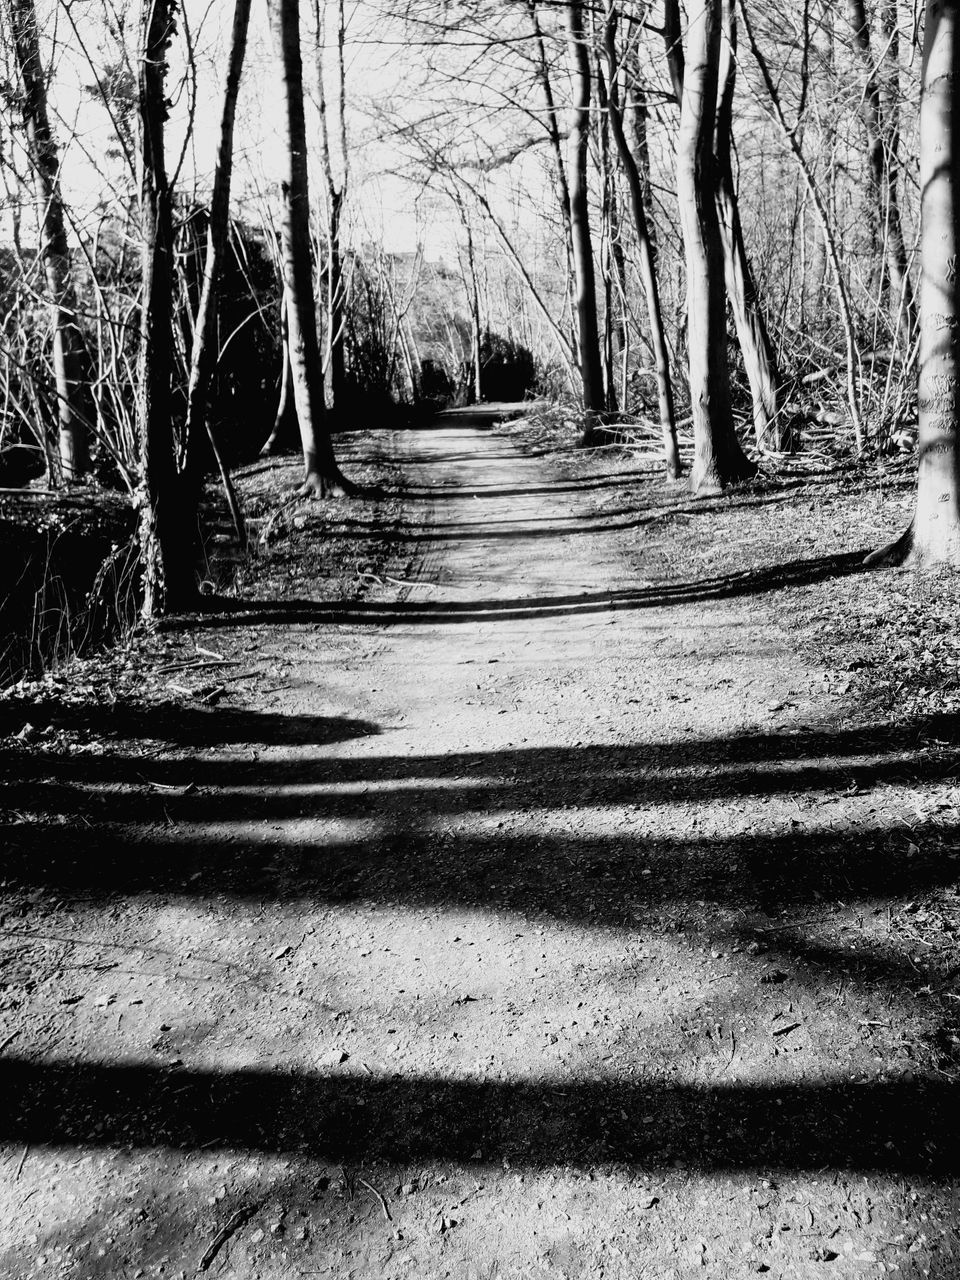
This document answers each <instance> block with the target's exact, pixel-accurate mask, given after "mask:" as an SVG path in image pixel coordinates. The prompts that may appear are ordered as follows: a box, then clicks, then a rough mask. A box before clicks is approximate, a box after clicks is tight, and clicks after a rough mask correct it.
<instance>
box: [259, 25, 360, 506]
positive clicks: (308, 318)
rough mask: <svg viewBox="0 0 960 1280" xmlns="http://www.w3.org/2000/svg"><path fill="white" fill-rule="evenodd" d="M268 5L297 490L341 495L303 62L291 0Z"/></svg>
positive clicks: (346, 487) (345, 485) (344, 487)
mask: <svg viewBox="0 0 960 1280" xmlns="http://www.w3.org/2000/svg"><path fill="white" fill-rule="evenodd" d="M267 7H268V12H269V17H270V27H271V31H272V33H273V41H274V46H275V49H276V55H277V60H278V62H279V63H280V72H281V92H282V101H281V105H282V109H283V120H284V131H285V135H286V136H285V144H286V145H285V147H284V174H283V180H282V196H283V214H282V255H283V275H284V286H285V289H286V295H287V323H288V326H289V344H288V345H289V352H290V372H291V381H292V385H293V398H294V403H295V404H296V407H297V419H298V422H299V425H300V440H301V444H302V446H303V465H304V483H303V491H304V492H305V493H313V494H316V495H317V496H318V497H319V496H324V495H334V494H338V495H343V494H346V493H349V492H351V491H352V486H351V485H350V483H349V482H348V481H347V480H346V479H345V478H344V476H343V475H342V474H341V472H340V469H339V467H338V466H337V462H336V458H335V457H334V453H333V446H332V444H331V442H330V437H329V435H328V433H327V431H326V429H325V424H324V419H323V399H324V392H323V365H322V363H321V360H320V347H319V341H318V336H317V314H316V308H315V305H314V286H313V267H312V263H311V257H310V194H309V186H308V183H307V135H306V125H305V122H304V114H303V61H302V56H301V52H300V13H299V6H298V3H297V0H269V2H268V6H267Z"/></svg>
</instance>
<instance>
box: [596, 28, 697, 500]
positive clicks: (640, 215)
mask: <svg viewBox="0 0 960 1280" xmlns="http://www.w3.org/2000/svg"><path fill="white" fill-rule="evenodd" d="M617 21H618V14H617V10H616V8H615V7H614V6H613V4H610V5H608V7H607V13H606V21H605V26H604V49H605V51H606V57H607V68H608V70H607V74H608V78H609V82H610V86H609V92H608V111H609V116H610V130H611V133H612V134H613V140H614V143H615V144H616V147H617V152H618V154H619V156H620V164H621V165H622V167H623V171H624V175H625V177H626V180H627V190H628V191H629V193H630V207H631V209H632V211H633V224H634V231H635V233H636V237H637V248H638V252H639V257H640V279H641V282H642V284H643V291H644V295H645V297H646V300H647V318H648V321H649V324H650V342H651V345H652V347H653V353H654V360H655V362H656V368H657V397H658V400H659V407H660V429H661V432H662V435H663V448H664V457H665V461H666V469H667V475H668V476H669V477H670V478H671V479H673V480H675V479H676V478H677V477H678V476H679V475H680V454H679V450H678V449H677V430H676V421H675V415H674V405H673V384H672V382H671V380H670V359H669V354H668V351H667V339H666V334H665V333H664V329H663V316H662V314H661V311H660V286H659V283H658V281H657V273H656V266H655V263H654V257H653V245H652V243H651V239H650V231H649V224H648V221H647V214H646V201H645V200H644V190H643V178H642V177H641V174H640V170H639V168H638V166H637V162H636V160H635V158H634V154H633V152H632V151H631V149H630V144H629V143H628V141H627V136H626V132H625V130H624V125H623V113H622V110H621V106H620V94H619V89H618V84H619V80H620V74H619V71H620V66H619V55H618V52H617Z"/></svg>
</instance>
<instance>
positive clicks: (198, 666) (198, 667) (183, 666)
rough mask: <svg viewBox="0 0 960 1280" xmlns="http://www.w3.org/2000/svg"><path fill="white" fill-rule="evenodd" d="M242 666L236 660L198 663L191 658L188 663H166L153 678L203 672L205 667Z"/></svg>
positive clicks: (226, 659) (220, 659) (221, 659)
mask: <svg viewBox="0 0 960 1280" xmlns="http://www.w3.org/2000/svg"><path fill="white" fill-rule="evenodd" d="M242 665H243V664H242V663H241V662H240V660H239V659H238V658H216V659H214V661H212V662H198V661H196V659H194V658H191V659H190V661H189V662H168V663H167V665H166V666H165V667H157V668H156V670H155V671H154V673H153V674H154V675H155V676H165V675H169V674H170V672H171V671H205V670H206V668H207V667H239V666H242Z"/></svg>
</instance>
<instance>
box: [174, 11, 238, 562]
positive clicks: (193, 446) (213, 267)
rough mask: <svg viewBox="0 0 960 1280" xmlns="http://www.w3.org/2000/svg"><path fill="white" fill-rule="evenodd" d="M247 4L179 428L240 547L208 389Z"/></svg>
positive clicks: (234, 43) (224, 122)
mask: <svg viewBox="0 0 960 1280" xmlns="http://www.w3.org/2000/svg"><path fill="white" fill-rule="evenodd" d="M250 3H251V0H236V4H235V7H234V12H233V31H232V33H231V39H230V51H229V54H228V58H227V74H226V80H225V82H224V90H223V110H222V112H221V116H220V142H219V145H218V148H217V164H216V169H215V170H214V175H213V193H212V195H211V199H210V216H209V220H208V222H207V256H206V259H205V261H204V266H203V288H202V289H201V292H200V305H199V307H198V308H197V318H196V322H195V323H194V327H193V350H192V352H191V356H190V380H189V384H188V387H187V421H186V426H185V428H184V433H185V435H186V440H187V467H186V479H187V483H188V484H192V485H194V486H196V488H197V489H198V490H199V488H200V484H201V476H202V470H203V466H202V452H201V449H200V432H201V430H203V431H204V432H205V434H206V437H207V439H208V440H209V442H210V447H211V449H212V450H213V454H214V457H215V459H216V462H217V466H218V468H219V470H220V477H221V480H222V481H223V488H224V492H225V493H226V496H227V502H228V504H229V506H230V512H231V515H232V516H233V522H234V525H235V526H236V530H237V537H238V538H239V540H240V543H241V545H243V544H244V543H245V541H246V535H245V532H244V524H243V517H242V515H241V512H240V505H239V503H238V501H237V496H236V492H235V490H234V487H233V483H232V481H231V479H230V473H229V471H227V468H226V466H225V464H224V461H223V455H222V454H221V452H220V448H219V445H218V443H217V440H216V436H215V434H214V429H213V423H212V422H211V421H210V385H211V382H212V380H213V372H214V369H215V367H216V360H217V352H216V350H215V337H214V333H215V328H216V318H217V286H218V284H219V282H220V272H221V270H222V268H223V258H224V254H225V252H226V247H227V236H228V234H229V229H230V180H231V176H232V173H233V125H234V120H235V118H236V110H237V95H238V94H239V92H240V76H241V73H242V71H243V58H244V53H245V52H246V47H247V28H248V26H249V23H250Z"/></svg>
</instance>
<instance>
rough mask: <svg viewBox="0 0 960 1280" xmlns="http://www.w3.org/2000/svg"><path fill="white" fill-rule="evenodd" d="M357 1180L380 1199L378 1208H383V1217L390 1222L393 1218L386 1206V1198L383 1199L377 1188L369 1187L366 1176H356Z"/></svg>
mask: <svg viewBox="0 0 960 1280" xmlns="http://www.w3.org/2000/svg"><path fill="white" fill-rule="evenodd" d="M357 1181H358V1182H359V1183H360V1185H361V1186H363V1187H366V1188H367V1190H368V1191H372V1192H373V1194H374V1195H375V1196H376V1197H377V1199H378V1200H379V1201H380V1208H381V1209H382V1210H383V1216H384V1218H386V1220H387V1222H392V1221H393V1219H392V1218H391V1217H390V1210H389V1209H388V1208H387V1202H386V1200H384V1198H383V1196H382V1195H381V1194H380V1192H379V1191H378V1190H377V1188H376V1187H371V1185H370V1183H369V1182H367V1180H366V1178H358V1179H357Z"/></svg>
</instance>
